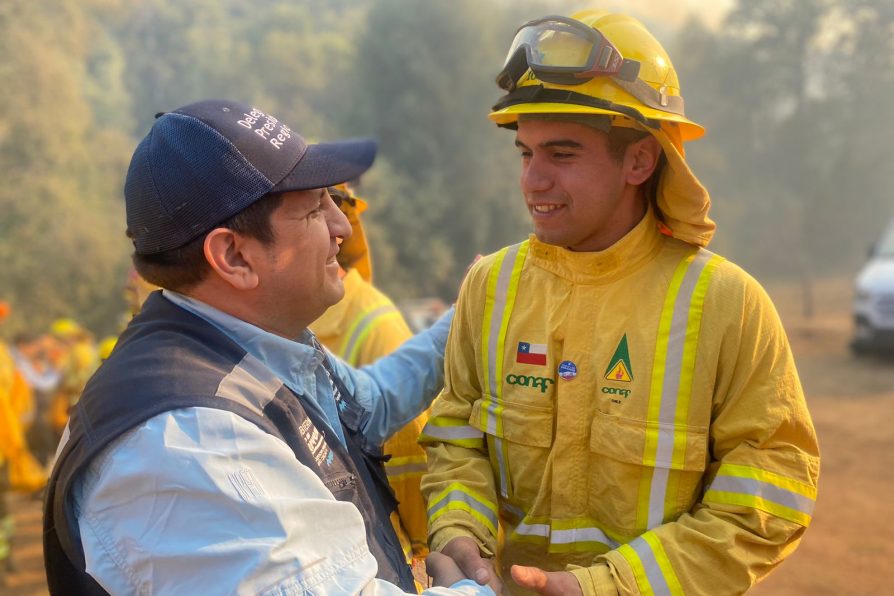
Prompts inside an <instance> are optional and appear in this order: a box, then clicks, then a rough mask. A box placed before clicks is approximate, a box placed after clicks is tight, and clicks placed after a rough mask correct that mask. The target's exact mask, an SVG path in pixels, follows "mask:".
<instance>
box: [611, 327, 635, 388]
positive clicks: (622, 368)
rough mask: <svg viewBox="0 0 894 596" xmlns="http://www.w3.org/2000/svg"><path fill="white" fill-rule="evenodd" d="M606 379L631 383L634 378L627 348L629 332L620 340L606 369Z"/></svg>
mask: <svg viewBox="0 0 894 596" xmlns="http://www.w3.org/2000/svg"><path fill="white" fill-rule="evenodd" d="M605 380H606V381H621V382H623V383H629V382H631V381H632V380H633V368H632V367H631V366H630V353H629V351H628V349H627V334H626V333H625V334H624V337H622V338H621V341H619V342H618V347H617V348H615V355H614V356H612V359H611V362H610V363H609V365H608V368H607V369H605Z"/></svg>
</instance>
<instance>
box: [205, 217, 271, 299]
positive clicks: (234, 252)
mask: <svg viewBox="0 0 894 596" xmlns="http://www.w3.org/2000/svg"><path fill="white" fill-rule="evenodd" d="M253 244H257V242H255V243H252V242H250V240H249V239H248V238H246V237H245V236H242V235H241V234H238V233H236V232H234V231H233V230H229V229H227V228H215V229H213V230H211V231H210V232H208V235H207V236H205V244H204V249H205V260H206V261H208V264H209V265H210V266H211V269H213V270H214V272H215V273H216V274H217V276H218V277H220V278H221V279H222V280H224V281H225V282H227V283H228V284H230V285H231V286H233V287H234V288H235V289H237V290H253V289H254V288H256V287H257V286H258V272H257V270H256V269H255V267H254V259H253V255H252V252H251V251H252V249H253V248H255V247H254V246H253Z"/></svg>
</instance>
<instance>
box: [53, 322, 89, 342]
mask: <svg viewBox="0 0 894 596" xmlns="http://www.w3.org/2000/svg"><path fill="white" fill-rule="evenodd" d="M50 333H51V334H52V335H54V336H55V337H57V338H59V339H76V338H78V337H80V336H82V335H84V333H85V331H84V328H83V327H81V326H80V325H78V323H77V322H76V321H75V320H73V319H56V320H55V321H53V323H52V324H51V325H50Z"/></svg>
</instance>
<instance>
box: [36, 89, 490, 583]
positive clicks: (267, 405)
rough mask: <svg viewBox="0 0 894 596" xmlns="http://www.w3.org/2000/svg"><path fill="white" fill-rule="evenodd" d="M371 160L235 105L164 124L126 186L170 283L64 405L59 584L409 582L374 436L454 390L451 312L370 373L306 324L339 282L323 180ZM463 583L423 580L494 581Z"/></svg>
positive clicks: (48, 543) (187, 110) (51, 545)
mask: <svg viewBox="0 0 894 596" xmlns="http://www.w3.org/2000/svg"><path fill="white" fill-rule="evenodd" d="M374 156H375V145H374V143H373V142H372V141H367V140H351V141H342V142H337V143H329V144H317V145H308V144H306V143H305V142H304V140H303V139H302V138H301V136H300V135H298V134H297V133H295V132H294V131H292V130H291V129H290V128H289V127H287V126H286V125H284V124H283V123H282V122H280V121H279V120H277V119H276V118H274V117H273V116H271V115H269V114H266V113H264V112H262V111H260V110H258V109H256V108H252V107H249V106H245V105H242V104H238V103H234V102H227V101H204V102H200V103H196V104H192V105H189V106H186V107H183V108H180V109H178V110H176V111H174V112H171V113H167V114H164V115H161V116H160V117H159V118H158V119H157V120H156V122H155V124H154V126H153V127H152V129H151V130H150V132H149V134H148V135H147V136H146V137H145V138H144V139H143V141H142V142H141V143H140V144H139V146H138V147H137V149H136V151H135V152H134V155H133V159H132V161H131V165H130V169H129V171H128V174H127V181H126V184H125V198H126V204H127V228H128V235H129V237H130V238H131V239H132V241H133V244H134V248H135V251H134V265H135V267H136V270H137V272H138V273H139V274H140V275H141V276H142V277H143V278H144V279H146V280H147V281H149V282H150V283H153V284H156V285H158V286H160V287H162V288H163V290H162V291H161V292H156V293H154V294H152V295H151V296H150V297H149V299H148V300H147V301H146V303H145V304H144V307H143V310H142V312H141V313H140V314H139V315H138V316H137V317H135V318H134V319H133V321H132V323H131V324H130V325H129V326H128V328H127V330H126V331H125V332H124V334H123V335H122V336H121V338H120V340H119V341H118V344H117V346H116V348H115V350H114V351H113V352H112V354H111V355H110V357H109V358H108V359H107V360H106V362H105V364H104V365H103V366H102V368H101V369H100V370H99V371H98V372H97V373H96V375H94V377H93V378H92V379H91V380H90V382H89V383H88V385H87V388H86V389H85V391H84V393H83V396H82V397H81V400H80V402H79V403H78V405H77V406H76V407H75V408H74V410H73V411H72V415H71V419H70V421H69V424H68V427H67V428H66V431H65V435H64V436H63V439H62V443H61V445H60V448H59V451H58V459H57V463H56V466H55V468H54V470H53V474H52V478H51V480H50V484H49V487H48V493H47V505H46V511H45V522H44V524H45V527H44V529H45V532H44V536H45V541H44V552H45V560H46V568H47V577H48V581H49V586H50V591H51V592H52V593H54V594H63V593H71V594H104V593H113V594H116V593H122V594H123V593H128V594H130V593H140V594H148V593H152V594H167V593H175V592H176V593H194V594H224V593H227V594H229V593H239V594H243V593H245V594H248V593H251V594H261V593H263V594H293V593H299V592H300V593H306V592H313V593H314V594H343V593H360V592H364V593H373V592H374V593H376V594H395V593H398V594H399V593H404V592H413V593H415V586H414V583H413V577H412V574H411V573H410V570H409V568H408V567H407V565H406V563H405V562H404V559H403V554H402V552H401V549H400V545H399V544H398V540H397V537H396V536H395V534H394V531H393V529H392V527H391V524H390V523H389V522H388V517H389V514H390V513H391V511H393V509H394V507H395V504H396V503H395V501H394V498H393V495H392V493H391V492H390V490H389V489H388V485H387V481H386V479H385V476H384V471H383V469H382V456H381V445H382V443H383V441H384V440H385V439H386V438H387V437H388V436H389V435H390V434H391V433H393V432H394V431H395V430H397V429H399V428H400V427H402V426H403V425H405V424H406V423H407V422H408V421H410V420H412V419H413V418H414V417H415V416H416V415H417V414H418V413H419V412H421V411H422V410H423V409H424V408H425V407H426V406H427V405H428V403H429V402H430V401H431V399H432V398H433V397H434V394H435V392H436V391H437V389H438V387H439V386H440V385H441V383H442V373H441V365H442V359H443V350H444V343H445V341H446V334H447V328H448V326H449V324H450V317H449V316H448V317H446V318H444V319H442V320H441V321H439V322H438V323H436V324H435V325H434V327H433V328H432V329H430V330H429V331H427V332H424V333H422V334H420V335H418V336H416V337H415V338H413V339H411V340H409V341H408V342H407V343H406V344H405V345H404V347H402V348H401V349H400V350H398V351H397V352H395V353H394V355H392V356H390V357H386V358H384V359H382V360H381V361H379V363H377V364H376V365H373V366H370V367H367V368H365V369H364V370H363V371H358V370H354V369H352V368H350V367H348V366H346V365H344V364H343V363H341V362H339V361H337V360H335V359H334V358H331V357H330V356H328V355H327V354H326V352H325V351H324V350H323V349H322V348H321V347H320V345H319V344H318V343H317V341H316V338H315V337H314V336H313V335H312V334H311V333H310V332H308V331H307V329H306V327H307V325H308V324H309V323H310V322H312V321H313V320H315V319H316V318H318V317H319V316H320V315H321V314H322V313H323V312H324V311H325V310H326V308H328V307H329V306H331V305H332V304H334V303H336V302H337V301H338V300H340V299H341V297H342V294H343V293H344V289H343V286H342V282H341V281H340V279H339V275H338V263H337V262H336V258H335V257H336V254H337V253H338V250H339V242H340V240H341V239H342V238H344V237H345V236H347V235H349V234H350V225H349V224H348V221H347V220H346V218H345V216H344V215H343V214H342V213H341V211H340V210H339V209H338V206H337V205H336V203H335V202H334V201H333V198H332V197H331V196H330V195H329V193H328V192H327V190H326V188H327V187H329V186H332V185H335V184H339V183H342V182H345V181H346V180H349V179H352V178H356V177H358V176H359V175H360V174H362V173H363V172H364V171H366V169H367V168H369V166H370V165H371V164H372V162H373V158H374ZM432 564H433V566H435V567H438V566H439V565H442V566H443V565H450V564H452V563H451V562H450V561H449V560H448V561H445V560H444V559H443V558H442V559H438V558H437V557H436V558H435V559H434V560H433V561H432ZM463 583H465V584H468V583H470V582H463ZM455 587H456V588H457V589H458V590H464V591H463V592H457V591H450V590H444V589H434V590H432V591H431V592H429V593H432V594H438V593H441V594H448V593H469V594H475V593H492V592H490V591H489V589H487V590H486V591H481V590H482V589H481V587H478V586H474V585H472V586H466V587H463V586H459V585H457V586H455Z"/></svg>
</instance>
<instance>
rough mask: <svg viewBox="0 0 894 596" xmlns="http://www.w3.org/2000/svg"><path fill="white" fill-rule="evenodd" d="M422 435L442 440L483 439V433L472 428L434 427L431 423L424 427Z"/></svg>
mask: <svg viewBox="0 0 894 596" xmlns="http://www.w3.org/2000/svg"><path fill="white" fill-rule="evenodd" d="M422 434H424V435H426V436H429V437H431V438H433V439H442V440H450V439H483V438H484V433H483V432H481V431H480V430H478V429H477V428H474V427H472V426H435V425H434V424H432V423H431V422H429V423H428V424H426V425H425V427H424V428H423V429H422Z"/></svg>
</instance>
